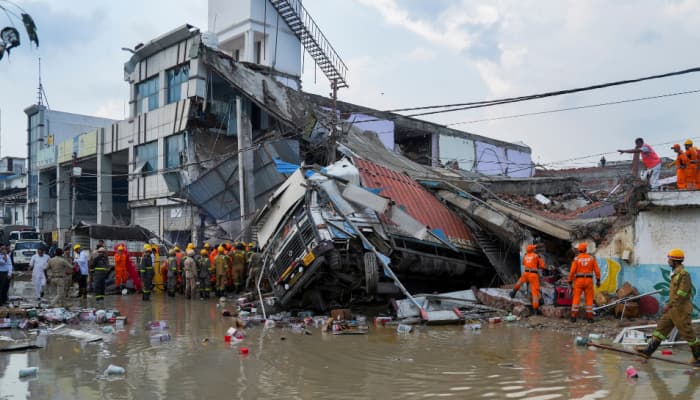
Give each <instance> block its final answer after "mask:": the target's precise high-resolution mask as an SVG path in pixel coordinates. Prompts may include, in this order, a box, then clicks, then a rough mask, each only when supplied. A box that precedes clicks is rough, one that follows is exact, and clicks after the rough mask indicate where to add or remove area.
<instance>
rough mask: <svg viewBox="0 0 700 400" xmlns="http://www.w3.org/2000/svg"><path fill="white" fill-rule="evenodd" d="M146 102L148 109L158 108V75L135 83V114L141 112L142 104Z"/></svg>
mask: <svg viewBox="0 0 700 400" xmlns="http://www.w3.org/2000/svg"><path fill="white" fill-rule="evenodd" d="M144 102H146V103H147V104H148V111H151V110H153V109H156V108H158V76H154V77H153V78H151V79H147V80H145V81H143V82H141V83H139V84H138V85H136V114H141V113H142V112H143V104H144Z"/></svg>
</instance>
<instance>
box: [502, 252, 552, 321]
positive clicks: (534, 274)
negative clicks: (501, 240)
mask: <svg viewBox="0 0 700 400" xmlns="http://www.w3.org/2000/svg"><path fill="white" fill-rule="evenodd" d="M536 249H537V246H535V245H534V244H528V245H527V249H526V251H525V256H524V257H523V274H522V276H521V277H520V279H519V280H518V283H516V284H515V287H514V288H513V291H511V292H510V297H511V298H513V297H515V294H516V293H518V290H520V286H521V285H522V284H524V283H526V282H527V284H528V286H530V294H531V295H532V309H533V310H535V314H539V313H540V299H541V296H540V270H541V269H545V268H546V267H545V265H544V261H543V260H542V257H540V256H539V255H538V254H537V253H535V250H536Z"/></svg>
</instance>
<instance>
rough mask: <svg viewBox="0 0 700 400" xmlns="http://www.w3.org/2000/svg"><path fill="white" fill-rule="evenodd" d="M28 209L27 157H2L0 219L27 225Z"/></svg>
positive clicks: (10, 223)
mask: <svg viewBox="0 0 700 400" xmlns="http://www.w3.org/2000/svg"><path fill="white" fill-rule="evenodd" d="M26 210H27V159H26V158H20V157H3V158H0V220H1V221H2V223H3V224H8V225H25V224H26V223H27V222H26Z"/></svg>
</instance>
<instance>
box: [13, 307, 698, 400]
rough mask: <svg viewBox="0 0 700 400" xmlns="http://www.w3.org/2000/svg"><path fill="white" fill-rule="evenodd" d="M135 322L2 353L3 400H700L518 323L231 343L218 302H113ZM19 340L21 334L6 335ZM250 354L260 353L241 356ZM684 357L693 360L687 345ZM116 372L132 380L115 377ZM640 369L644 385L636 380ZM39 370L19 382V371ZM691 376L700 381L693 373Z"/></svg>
mask: <svg viewBox="0 0 700 400" xmlns="http://www.w3.org/2000/svg"><path fill="white" fill-rule="evenodd" d="M106 306H108V307H109V306H114V308H116V309H118V310H120V311H121V313H122V314H123V315H126V316H127V317H128V324H127V325H126V327H125V329H124V330H122V331H117V332H116V333H114V334H102V333H101V329H100V327H99V326H95V325H93V324H91V323H83V324H82V325H81V326H82V327H85V328H87V327H92V332H93V333H100V334H102V335H104V337H105V341H104V342H97V343H88V344H81V343H80V342H78V341H77V340H75V339H71V338H68V337H63V336H56V335H40V336H39V338H38V341H39V343H40V344H42V345H44V346H45V348H43V349H40V350H36V351H30V352H18V353H4V354H0V399H23V398H37V399H44V398H50V399H66V398H80V399H100V398H104V399H130V398H135V399H138V398H154V399H166V398H167V399H202V398H205V396H207V398H213V399H219V398H246V399H253V398H256V399H257V398H263V399H267V398H270V399H272V398H275V399H279V398H291V399H295V398H297V399H313V398H331V397H332V398H336V399H344V398H347V399H357V398H382V399H385V398H406V397H412V398H429V397H452V398H494V399H504V398H507V399H525V398H528V399H576V398H578V399H596V398H601V399H602V398H614V399H647V398H648V399H657V398H658V399H669V398H679V399H693V398H697V397H700V390H699V389H698V386H700V372H698V373H697V375H692V370H691V369H690V368H687V367H683V366H677V365H673V364H667V363H663V362H660V361H652V362H650V363H648V364H641V363H640V361H639V360H638V359H636V358H631V357H628V356H625V355H619V354H616V353H608V352H605V351H602V350H595V351H594V350H588V349H586V348H585V347H576V346H574V344H573V342H574V341H573V337H572V336H570V335H566V334H561V333H557V332H551V331H546V330H532V329H527V328H522V327H519V326H516V325H510V324H506V323H502V324H496V325H491V326H490V325H487V324H484V325H483V327H482V329H481V330H477V331H472V330H471V329H469V328H468V326H467V327H464V326H444V327H417V329H416V330H414V331H413V332H411V333H408V334H397V333H396V330H395V328H393V327H391V328H390V327H377V328H375V327H370V331H369V334H367V335H356V336H333V335H331V334H321V332H320V329H317V328H310V331H311V333H312V335H305V334H299V333H295V332H293V331H292V330H291V329H289V328H270V329H264V328H263V327H262V326H260V325H258V326H255V327H252V328H249V329H247V330H246V337H245V339H244V340H243V341H241V342H239V343H232V344H228V343H225V342H224V334H225V331H226V330H227V329H228V328H229V326H230V325H231V323H230V322H231V318H227V317H221V308H220V307H217V305H216V301H215V300H209V301H199V300H194V301H186V300H184V299H181V298H177V299H175V300H173V299H170V298H165V297H164V296H162V295H156V296H154V297H153V300H152V301H151V302H150V303H142V302H141V300H140V298H139V297H138V296H124V297H121V296H118V297H117V296H109V297H108V298H107V301H106ZM151 320H165V321H167V324H168V329H167V330H165V331H164V332H167V333H168V334H169V335H170V340H169V341H163V342H161V341H160V340H155V341H154V340H151V338H150V336H151V334H153V333H154V332H153V331H148V330H146V329H145V325H146V322H147V321H151ZM0 335H12V336H13V337H15V338H19V337H22V336H23V335H26V333H25V332H24V331H20V330H17V329H14V330H4V331H0ZM241 347H246V348H248V350H249V354H248V355H241V354H239V348H241ZM672 357H674V358H677V359H687V358H688V357H689V353H688V352H687V351H686V349H685V348H681V347H677V348H675V349H674V355H673V356H672ZM110 364H114V365H117V366H121V367H124V368H125V369H126V375H124V376H112V377H105V376H103V372H104V371H105V369H107V367H108V366H109V365H110ZM628 365H634V366H635V367H636V368H637V370H638V371H639V375H640V377H639V379H637V380H631V379H628V378H626V376H625V369H626V368H627V366H628ZM28 366H36V367H38V368H39V371H38V375H37V376H36V377H35V378H31V379H28V380H25V379H19V378H18V374H19V370H20V369H22V368H25V367H28ZM689 373H690V374H689Z"/></svg>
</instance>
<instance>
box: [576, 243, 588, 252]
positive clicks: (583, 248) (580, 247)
mask: <svg viewBox="0 0 700 400" xmlns="http://www.w3.org/2000/svg"><path fill="white" fill-rule="evenodd" d="M576 248H577V249H578V251H580V252H584V251H586V250H588V245H587V244H586V243H579V244H578V246H576Z"/></svg>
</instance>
